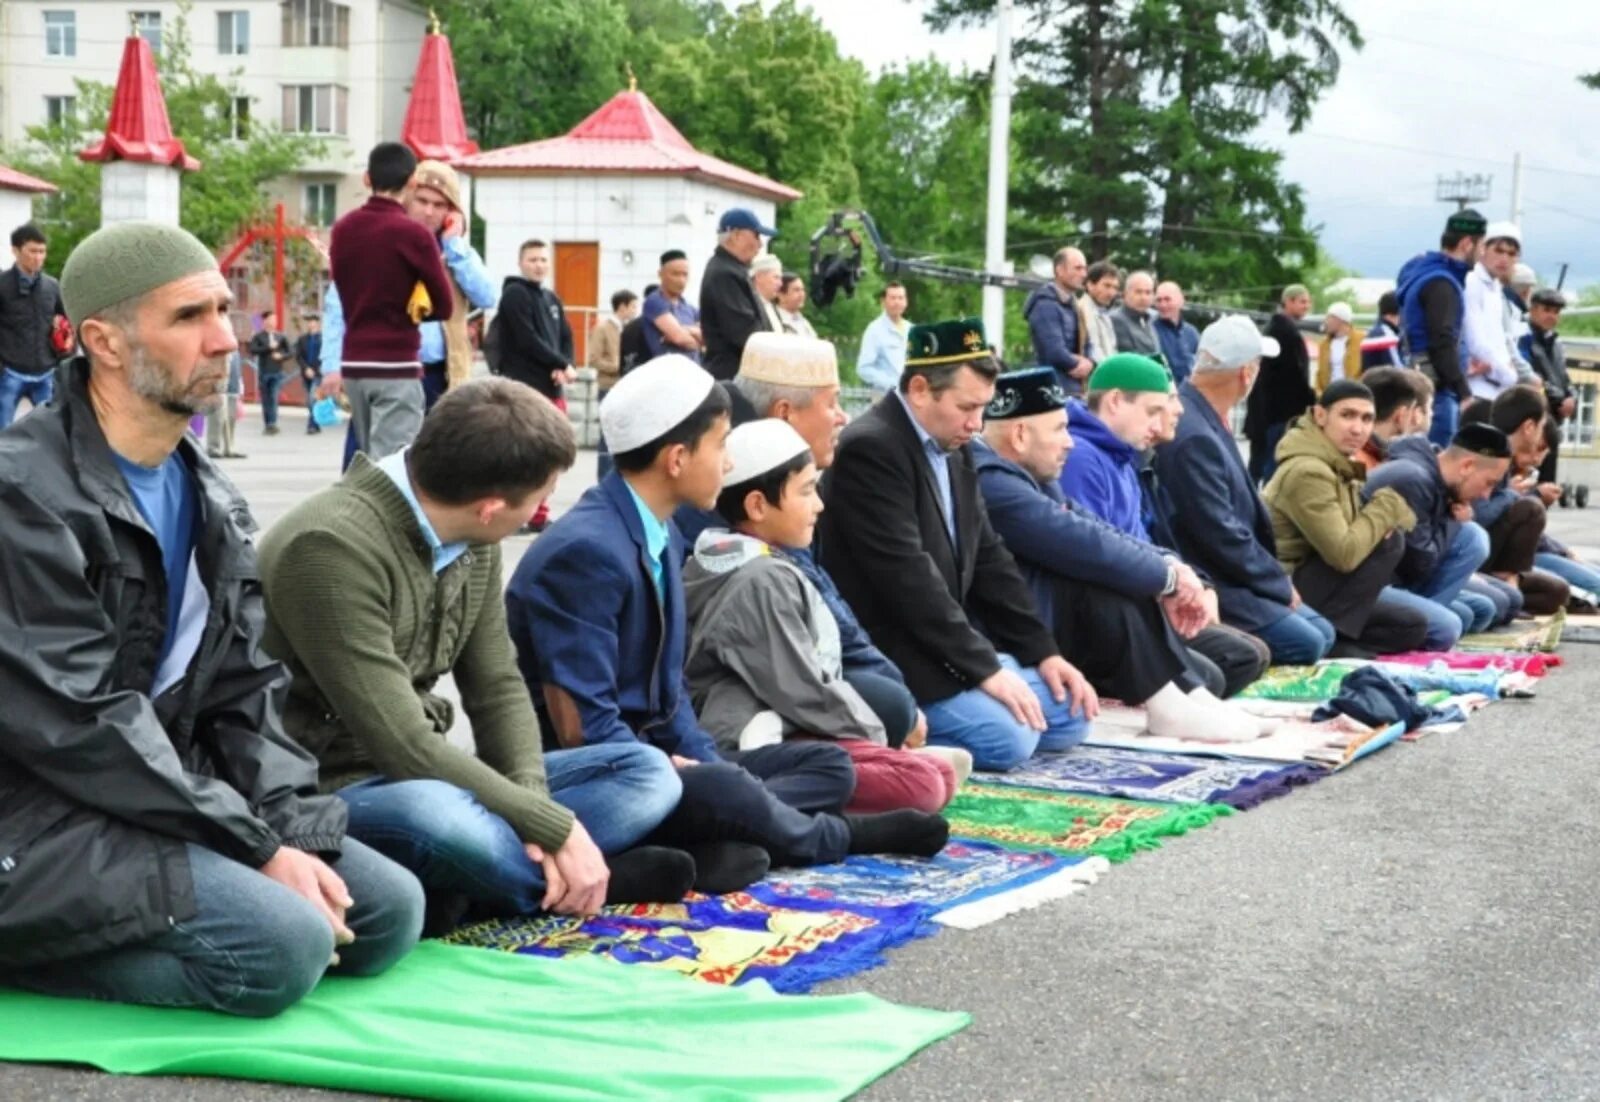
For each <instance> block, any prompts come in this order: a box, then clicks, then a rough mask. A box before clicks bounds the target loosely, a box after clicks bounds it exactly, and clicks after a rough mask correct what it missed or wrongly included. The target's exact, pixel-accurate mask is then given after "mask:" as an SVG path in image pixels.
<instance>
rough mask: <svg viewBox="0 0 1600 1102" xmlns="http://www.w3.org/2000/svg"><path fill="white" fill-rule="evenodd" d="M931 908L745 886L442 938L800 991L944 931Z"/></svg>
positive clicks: (498, 922) (508, 922) (475, 928)
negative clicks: (801, 898) (830, 900)
mask: <svg viewBox="0 0 1600 1102" xmlns="http://www.w3.org/2000/svg"><path fill="white" fill-rule="evenodd" d="M929 914H930V911H929V908H927V907H925V906H923V905H921V904H919V903H910V904H904V905H900V906H888V907H868V906H857V907H854V908H851V909H848V910H846V909H843V908H838V909H831V910H799V909H795V908H791V907H784V906H781V905H778V904H776V903H774V902H769V901H764V900H762V899H758V898H756V897H755V896H753V895H750V894H746V893H742V892H732V893H729V894H727V895H719V896H704V895H697V894H691V895H690V896H689V897H688V898H687V899H686V900H685V901H684V902H682V903H640V904H632V905H624V906H611V907H606V908H605V909H604V910H603V911H602V912H601V913H600V914H598V915H595V916H594V917H593V918H588V919H578V918H572V917H568V916H565V915H543V914H541V915H528V916H524V917H520V918H507V919H493V920H491V921H488V922H480V923H477V924H476V925H472V926H465V927H462V928H461V929H459V930H456V931H454V932H452V933H450V934H449V935H447V936H446V937H445V938H444V939H443V940H445V941H447V942H451V943H453V944H456V945H468V946H475V947H477V948H481V949H500V950H503V951H506V952H512V953H528V954H532V955H534V956H541V957H561V956H573V955H590V956H598V957H603V958H605V959H608V960H614V961H618V962H620V963H623V964H640V965H644V966H646V967H650V968H657V969H663V970H666V971H672V972H678V973H680V974H682V975H685V976H690V977H692V978H694V979H697V980H701V981H703V982H705V983H716V984H737V983H745V982H747V981H749V980H752V979H757V978H759V979H764V980H767V981H768V982H769V983H771V984H772V986H773V988H774V989H776V990H778V991H785V992H790V993H797V992H804V991H808V990H810V989H811V988H812V987H813V986H814V985H816V984H818V983H821V982H822V981H824V980H831V979H838V978H839V977H841V976H849V975H854V974H855V973H857V972H863V971H865V970H867V969H869V968H875V967H877V966H878V965H880V964H882V963H883V962H884V957H883V955H882V951H883V950H885V949H889V948H892V947H894V946H896V945H901V944H904V943H905V942H907V941H910V940H912V939H913V938H918V937H926V936H927V935H929V934H931V933H933V932H934V931H935V930H936V929H937V927H936V926H935V925H933V924H932V923H931V922H930V921H929Z"/></svg>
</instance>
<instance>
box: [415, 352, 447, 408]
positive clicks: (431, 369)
mask: <svg viewBox="0 0 1600 1102" xmlns="http://www.w3.org/2000/svg"><path fill="white" fill-rule="evenodd" d="M449 389H450V365H449V363H436V364H423V365H422V412H423V413H424V414H426V413H427V412H428V411H429V410H430V409H432V408H433V404H434V403H435V402H437V401H438V400H439V399H440V398H443V397H444V392H445V391H447V390H449Z"/></svg>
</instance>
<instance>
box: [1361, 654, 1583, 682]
mask: <svg viewBox="0 0 1600 1102" xmlns="http://www.w3.org/2000/svg"><path fill="white" fill-rule="evenodd" d="M1379 661H1380V662H1382V663H1383V664H1384V665H1386V666H1388V665H1404V666H1432V665H1443V666H1445V667H1447V668H1449V669H1452V670H1514V671H1516V672H1518V673H1525V674H1527V675H1528V676H1529V677H1543V676H1544V675H1545V674H1547V673H1549V672H1550V671H1551V670H1553V669H1555V668H1556V667H1557V666H1559V665H1561V664H1562V661H1561V656H1560V655H1559V654H1527V653H1518V652H1515V651H1503V652H1501V653H1498V654H1488V653H1476V654H1468V653H1467V652H1465V651H1458V650H1451V651H1444V652H1439V651H1408V652H1407V653H1405V654H1386V655H1384V656H1383V657H1382V658H1381V659H1379Z"/></svg>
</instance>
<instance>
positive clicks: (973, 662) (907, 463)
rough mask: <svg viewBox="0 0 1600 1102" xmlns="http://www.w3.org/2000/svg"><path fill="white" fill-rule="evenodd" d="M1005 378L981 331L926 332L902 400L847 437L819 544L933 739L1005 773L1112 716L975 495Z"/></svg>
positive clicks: (911, 353)
mask: <svg viewBox="0 0 1600 1102" xmlns="http://www.w3.org/2000/svg"><path fill="white" fill-rule="evenodd" d="M999 374H1000V366H999V364H998V363H997V362H996V360H995V358H994V353H993V352H992V351H991V350H990V348H989V347H988V344H987V342H986V341H985V340H984V339H983V323H982V322H981V321H979V320H978V319H977V318H967V319H965V320H962V321H951V322H943V323H940V324H938V325H918V326H913V327H912V328H911V333H910V334H909V336H908V337H907V343H906V367H905V373H904V374H903V375H902V376H901V377H900V388H899V390H897V391H895V392H894V396H893V397H885V398H884V399H883V401H881V402H879V403H878V404H877V405H875V406H873V407H872V409H871V410H870V411H869V412H868V413H866V414H865V415H864V416H863V417H862V418H861V420H859V421H857V422H856V423H855V424H854V425H852V426H851V427H850V428H848V429H846V430H845V432H844V435H843V436H842V437H841V438H840V440H839V449H838V452H837V453H836V455H835V457H834V461H833V467H832V468H831V469H830V470H829V471H828V474H827V477H826V480H825V481H824V483H823V497H824V499H825V500H826V502H827V506H828V510H827V512H825V513H824V514H823V515H822V522H821V527H820V529H819V533H818V534H819V536H820V540H819V546H820V550H821V555H820V558H821V561H822V564H823V567H824V568H825V569H826V570H828V571H829V572H830V573H831V574H832V575H833V577H834V580H835V581H836V582H837V583H838V586H839V591H840V593H841V594H843V596H844V599H845V602H846V603H847V604H849V605H850V607H851V608H852V609H854V610H855V612H856V614H857V616H858V617H859V618H860V620H861V624H862V626H863V627H865V628H866V629H867V633H868V634H869V635H870V636H871V637H872V641H873V642H874V643H876V644H878V646H879V647H880V648H881V649H882V650H883V652H884V653H885V654H887V655H888V656H889V658H890V659H891V660H892V661H893V662H894V663H895V665H897V666H899V667H900V670H901V672H902V673H904V674H905V678H906V686H907V687H908V688H909V689H910V690H911V692H912V695H913V696H915V697H916V698H917V703H918V705H919V706H921V708H922V710H923V712H924V713H926V715H927V717H928V741H929V742H930V743H933V744H936V745H944V746H958V747H961V748H963V749H965V750H968V751H970V752H971V753H972V757H973V760H974V762H975V763H976V765H977V767H978V768H979V769H1000V770H1004V769H1013V768H1015V767H1016V766H1018V765H1020V764H1021V763H1022V762H1023V761H1025V760H1026V759H1027V758H1028V757H1029V756H1031V755H1032V754H1033V752H1034V750H1035V749H1038V748H1041V747H1042V748H1044V749H1047V750H1064V749H1067V748H1068V747H1070V746H1072V745H1074V744H1075V743H1078V742H1081V741H1082V740H1083V737H1084V735H1085V734H1087V733H1088V721H1089V720H1090V719H1092V718H1093V717H1094V715H1095V714H1096V712H1097V711H1098V707H1099V705H1098V701H1097V700H1096V697H1095V692H1094V690H1093V689H1092V688H1090V686H1089V683H1088V682H1087V681H1086V680H1085V679H1084V677H1083V675H1082V674H1081V673H1079V672H1078V671H1077V670H1076V669H1074V668H1073V667H1072V665H1071V664H1070V663H1068V662H1067V660H1066V659H1064V658H1062V657H1061V652H1060V649H1059V648H1058V647H1057V646H1056V641H1055V638H1054V637H1053V635H1052V634H1051V631H1050V629H1049V628H1047V627H1046V626H1045V625H1044V624H1043V623H1042V622H1041V621H1040V619H1039V616H1038V613H1037V612H1035V610H1034V602H1033V595H1032V593H1031V592H1030V591H1029V589H1028V584H1027V582H1025V581H1024V580H1023V578H1022V574H1021V572H1020V571H1019V570H1018V569H1017V564H1016V562H1015V561H1014V560H1013V559H1012V557H1011V553H1010V552H1009V551H1007V550H1006V547H1005V544H1003V543H1002V542H1001V541H1000V537H999V536H997V535H996V534H995V531H994V529H993V528H992V527H991V526H990V524H989V516H988V513H987V511H986V509H985V507H984V502H983V495H982V494H981V493H980V492H979V489H978V472H977V468H976V465H975V462H974V458H973V453H972V447H971V442H972V439H973V437H974V436H976V435H977V434H978V431H979V429H981V428H982V427H983V414H984V409H985V407H986V406H987V405H988V403H989V400H990V398H992V397H993V396H994V389H995V379H996V378H997V377H998V376H999ZM1069 697H1070V700H1069Z"/></svg>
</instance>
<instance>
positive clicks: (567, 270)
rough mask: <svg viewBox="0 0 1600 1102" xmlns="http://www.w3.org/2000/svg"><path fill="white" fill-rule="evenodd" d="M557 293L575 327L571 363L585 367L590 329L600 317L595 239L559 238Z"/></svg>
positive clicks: (598, 262)
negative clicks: (575, 239) (569, 239)
mask: <svg viewBox="0 0 1600 1102" xmlns="http://www.w3.org/2000/svg"><path fill="white" fill-rule="evenodd" d="M552 265H553V267H554V269H555V280H556V286H555V291H556V294H558V295H560V296H561V302H562V305H564V306H565V307H566V308H567V324H568V325H570V326H572V362H573V364H574V365H575V366H577V367H582V366H583V364H584V361H585V360H586V359H588V353H589V328H590V326H592V325H594V319H595V318H596V317H598V316H599V307H600V245H599V243H598V242H595V241H557V242H556V252H555V256H554V258H553V259H552Z"/></svg>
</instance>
